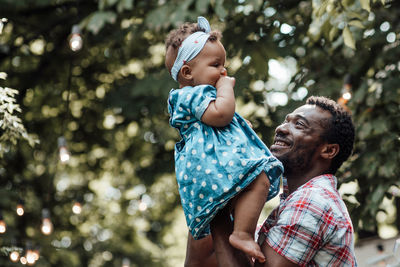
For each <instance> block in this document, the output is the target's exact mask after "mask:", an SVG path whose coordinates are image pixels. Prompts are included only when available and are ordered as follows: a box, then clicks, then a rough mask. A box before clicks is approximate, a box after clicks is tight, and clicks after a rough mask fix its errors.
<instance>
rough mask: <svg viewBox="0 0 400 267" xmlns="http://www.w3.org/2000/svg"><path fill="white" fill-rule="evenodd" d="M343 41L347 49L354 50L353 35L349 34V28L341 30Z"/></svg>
mask: <svg viewBox="0 0 400 267" xmlns="http://www.w3.org/2000/svg"><path fill="white" fill-rule="evenodd" d="M342 35H343V40H344V44H345V45H346V46H348V47H350V48H351V49H354V50H355V49H356V43H355V41H354V38H353V35H352V34H351V31H350V29H349V27H347V26H346V27H345V28H344V29H343V34H342Z"/></svg>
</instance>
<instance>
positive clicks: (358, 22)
mask: <svg viewBox="0 0 400 267" xmlns="http://www.w3.org/2000/svg"><path fill="white" fill-rule="evenodd" d="M349 25H351V26H354V27H357V28H360V29H365V27H364V25H363V24H362V22H361V21H359V20H352V21H350V22H349Z"/></svg>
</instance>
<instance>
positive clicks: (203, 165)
mask: <svg viewBox="0 0 400 267" xmlns="http://www.w3.org/2000/svg"><path fill="white" fill-rule="evenodd" d="M216 94H217V91H216V89H215V87H213V86H210V85H199V86H195V87H189V86H188V87H184V88H182V89H177V90H174V89H173V90H171V92H170V94H169V99H168V112H169V114H170V121H169V123H170V125H171V126H172V127H174V128H177V129H178V130H179V133H180V135H181V137H182V140H180V141H179V142H178V143H176V145H175V172H176V178H177V182H178V188H179V194H180V197H181V203H182V207H183V211H184V213H185V217H186V222H187V225H188V227H189V230H190V232H191V234H192V235H193V237H194V239H200V238H202V237H204V236H206V235H208V234H209V233H210V227H209V223H210V222H211V220H212V219H213V218H214V216H215V215H216V213H217V212H218V210H220V209H222V208H223V207H224V206H225V205H226V204H227V203H228V201H229V200H230V199H231V198H233V197H234V196H236V195H237V194H238V193H239V192H240V191H241V190H242V189H243V188H245V187H246V186H248V185H249V184H250V183H251V182H252V181H253V180H254V179H255V178H256V177H257V175H258V174H260V173H261V172H262V171H264V172H265V173H266V174H267V175H268V178H269V180H270V183H271V186H270V189H269V194H268V199H271V198H273V197H274V196H276V195H277V194H278V192H279V186H280V178H281V175H282V173H283V166H282V164H281V162H280V161H278V160H277V159H276V158H275V157H274V156H272V154H271V152H270V151H269V149H268V148H267V147H266V145H265V144H264V143H263V142H262V141H261V140H260V139H259V138H258V137H257V135H256V133H255V132H254V131H253V130H252V129H251V128H250V127H249V126H248V125H247V123H246V121H245V120H244V119H243V118H242V117H241V116H240V115H238V114H236V113H235V115H234V117H233V119H232V122H231V123H230V124H229V125H227V126H225V127H222V128H216V127H212V126H208V125H206V124H204V123H202V122H201V121H200V119H201V116H202V115H203V113H204V111H205V110H206V109H207V107H208V105H209V103H210V102H211V101H213V100H215V99H216Z"/></svg>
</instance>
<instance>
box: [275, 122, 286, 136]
mask: <svg viewBox="0 0 400 267" xmlns="http://www.w3.org/2000/svg"><path fill="white" fill-rule="evenodd" d="M275 133H276V134H277V135H279V134H281V135H287V134H288V133H289V123H287V122H283V123H282V124H281V125H279V126H278V127H276V129H275Z"/></svg>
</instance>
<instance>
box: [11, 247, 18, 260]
mask: <svg viewBox="0 0 400 267" xmlns="http://www.w3.org/2000/svg"><path fill="white" fill-rule="evenodd" d="M10 260H11V261H12V262H17V261H18V260H19V252H18V251H16V250H14V251H13V252H11V253H10Z"/></svg>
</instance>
